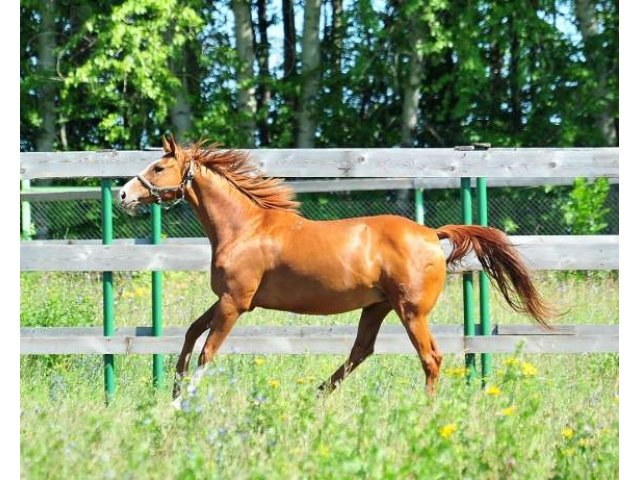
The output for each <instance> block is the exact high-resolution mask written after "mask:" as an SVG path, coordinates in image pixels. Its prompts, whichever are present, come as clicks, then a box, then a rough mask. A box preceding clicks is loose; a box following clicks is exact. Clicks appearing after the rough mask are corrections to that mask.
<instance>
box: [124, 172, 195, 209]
mask: <svg viewBox="0 0 640 480" xmlns="http://www.w3.org/2000/svg"><path fill="white" fill-rule="evenodd" d="M194 176H195V175H194V173H193V161H189V168H188V169H187V171H186V172H185V174H184V176H183V177H182V181H181V182H180V184H178V185H176V186H174V187H158V186H156V185H154V184H152V183H151V182H150V181H149V180H147V179H146V178H144V177H143V176H142V175H136V178H137V179H138V181H139V182H140V183H141V184H142V185H144V186H145V187H146V189H147V190H149V193H150V194H151V196H152V197H153V198H154V199H155V203H157V204H158V205H165V202H164V200H162V194H163V193H166V192H170V193H176V198H175V200H174V201H173V202H172V203H170V204H169V205H168V206H167V207H166V208H171V207H173V206H174V205H176V204H177V203H180V202H181V201H182V200H183V199H184V191H185V189H186V188H189V187H190V186H191V181H192V180H193V178H194ZM178 192H180V197H178V195H177V193H178Z"/></svg>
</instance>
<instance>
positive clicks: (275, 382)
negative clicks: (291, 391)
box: [267, 379, 280, 388]
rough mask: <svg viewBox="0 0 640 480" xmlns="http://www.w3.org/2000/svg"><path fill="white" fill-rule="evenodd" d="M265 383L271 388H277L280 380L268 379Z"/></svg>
mask: <svg viewBox="0 0 640 480" xmlns="http://www.w3.org/2000/svg"><path fill="white" fill-rule="evenodd" d="M267 384H268V385H269V386H270V387H271V388H278V387H279V386H280V382H279V381H278V380H273V379H272V380H269V381H268V382H267Z"/></svg>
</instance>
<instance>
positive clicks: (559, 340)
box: [465, 335, 619, 353]
mask: <svg viewBox="0 0 640 480" xmlns="http://www.w3.org/2000/svg"><path fill="white" fill-rule="evenodd" d="M465 346H466V348H467V351H468V352H471V353H477V352H487V353H514V352H516V351H518V350H519V349H520V348H521V349H522V350H520V351H522V353H616V352H618V348H619V347H618V335H496V336H492V337H467V338H466V340H465Z"/></svg>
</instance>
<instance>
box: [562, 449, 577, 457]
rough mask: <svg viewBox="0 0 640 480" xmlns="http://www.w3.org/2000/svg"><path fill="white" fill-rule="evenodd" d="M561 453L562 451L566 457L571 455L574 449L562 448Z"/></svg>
mask: <svg viewBox="0 0 640 480" xmlns="http://www.w3.org/2000/svg"><path fill="white" fill-rule="evenodd" d="M562 453H564V455H565V456H567V457H573V454H574V453H575V450H574V449H573V448H565V449H564V450H562Z"/></svg>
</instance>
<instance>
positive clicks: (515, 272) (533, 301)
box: [436, 225, 556, 329]
mask: <svg viewBox="0 0 640 480" xmlns="http://www.w3.org/2000/svg"><path fill="white" fill-rule="evenodd" d="M436 233H437V234H438V238H440V239H443V238H448V239H449V241H450V242H451V244H452V246H453V250H452V251H451V254H450V255H449V258H447V265H448V264H450V263H456V262H459V261H460V260H461V259H462V257H464V256H465V255H467V254H468V253H469V252H470V251H471V250H472V249H473V251H474V252H475V254H476V256H477V257H478V260H479V261H480V264H481V265H482V268H483V269H484V270H485V272H487V273H488V274H489V277H491V279H492V280H493V281H494V282H495V283H496V284H497V286H498V288H499V289H500V292H502V295H503V296H504V298H505V300H506V301H507V303H508V304H509V306H510V307H511V308H513V309H514V310H515V311H517V312H521V313H526V314H528V315H531V316H532V317H533V318H534V319H535V320H536V322H538V323H539V324H540V325H542V326H543V327H545V328H547V329H551V326H550V325H549V323H548V321H549V320H550V319H551V318H553V317H555V316H556V312H555V310H554V309H553V308H552V307H550V306H548V305H547V304H546V303H545V302H544V301H543V300H542V298H541V297H540V293H538V291H537V290H536V288H535V287H534V285H533V282H532V281H531V273H530V272H529V269H528V268H527V267H526V265H525V264H524V262H523V261H522V257H520V254H519V253H518V251H517V250H516V249H515V247H514V246H513V245H512V244H511V242H510V241H509V238H508V237H507V235H506V234H505V233H504V232H502V231H501V230H498V229H496V228H491V227H481V226H478V225H445V226H444V227H440V228H438V229H436Z"/></svg>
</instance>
